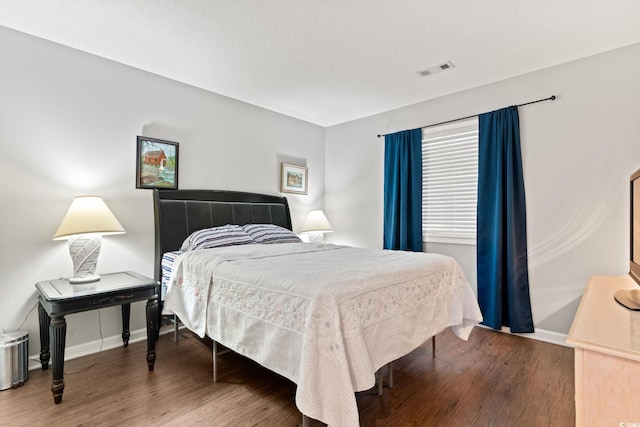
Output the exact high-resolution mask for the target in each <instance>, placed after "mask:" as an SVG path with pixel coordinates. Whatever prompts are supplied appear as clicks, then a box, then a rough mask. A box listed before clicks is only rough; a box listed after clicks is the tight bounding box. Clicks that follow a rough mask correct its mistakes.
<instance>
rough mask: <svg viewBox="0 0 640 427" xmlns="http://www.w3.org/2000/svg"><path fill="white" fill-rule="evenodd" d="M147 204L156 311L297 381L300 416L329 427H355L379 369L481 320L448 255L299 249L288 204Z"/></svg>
mask: <svg viewBox="0 0 640 427" xmlns="http://www.w3.org/2000/svg"><path fill="white" fill-rule="evenodd" d="M153 197H154V213H155V275H156V279H157V280H159V281H161V283H162V286H163V288H166V289H163V291H162V295H163V302H162V304H163V309H162V312H163V314H165V315H177V316H178V317H179V318H180V320H181V321H182V323H183V324H184V325H185V326H186V327H187V328H189V329H190V330H191V331H193V332H194V333H196V334H197V335H199V336H200V337H204V336H208V337H210V338H211V339H212V340H213V341H214V343H220V344H222V345H224V346H225V347H227V348H229V349H231V350H232V351H235V352H237V353H239V354H242V355H244V356H246V357H249V358H250V359H252V360H254V361H256V362H258V363H260V364H261V365H262V366H264V367H265V368H267V369H270V370H272V371H274V372H276V373H278V374H280V375H282V376H284V377H286V378H288V379H290V380H291V381H293V382H294V383H295V384H296V385H297V388H296V396H295V401H296V406H297V407H298V409H299V410H300V412H301V413H302V414H303V415H304V416H307V417H310V418H314V419H317V420H320V421H323V422H325V423H327V424H328V425H330V426H336V427H337V426H349V427H350V426H357V425H359V417H358V409H357V404H356V400H355V395H354V393H355V392H357V391H363V390H368V389H370V388H371V387H373V386H374V384H375V374H376V371H377V370H378V369H379V368H380V367H382V366H384V365H386V364H388V363H389V362H392V361H393V360H396V359H398V358H400V357H402V356H403V355H405V354H408V353H409V352H411V351H413V350H414V349H415V348H417V347H418V346H420V345H422V344H423V343H424V342H426V341H427V340H428V339H430V338H431V337H433V336H435V335H436V334H438V333H439V332H441V331H443V330H444V329H445V328H447V327H451V328H452V330H453V332H454V333H455V334H456V335H458V336H459V337H460V338H461V339H464V340H466V339H467V338H468V336H469V334H470V333H471V330H472V329H473V327H474V325H476V324H478V323H479V322H481V321H482V316H481V314H480V310H479V308H478V305H477V302H476V298H475V295H474V293H473V291H472V289H471V287H470V286H469V283H468V282H467V280H466V278H465V276H464V273H463V272H462V269H461V268H460V266H459V265H458V264H457V263H456V261H455V260H453V259H452V258H449V257H446V256H443V255H437V254H426V253H419V254H418V253H409V252H400V251H382V250H373V249H363V248H352V247H348V246H340V245H329V244H312V243H302V242H300V241H299V240H296V238H294V236H295V235H294V234H293V233H292V232H291V231H290V230H291V229H292V224H291V217H290V212H289V206H288V203H287V199H286V198H284V197H279V196H272V195H264V194H255V193H242V192H229V191H215V190H154V195H153ZM225 227H229V229H228V230H227V229H226V228H225ZM238 229H240V230H243V231H244V232H245V233H246V234H247V235H249V237H250V239H249V240H247V239H246V238H245V237H244V235H243V234H242V233H241V232H238ZM256 230H257V232H256ZM265 230H266V231H265ZM274 230H278V232H277V233H275V232H274V234H271V233H272V232H273V231H274ZM228 231H229V234H228V235H227V234H224V235H223V234H221V233H222V232H224V233H227V232H228ZM231 231H233V233H236V232H237V236H236V235H235V234H233V233H231ZM250 233H251V234H250ZM261 233H262V234H261ZM232 234H233V236H232ZM194 236H196V237H194ZM203 236H205V237H203ZM265 236H266V238H265ZM272 237H273V239H274V241H269V239H270V238H272ZM225 239H227V240H225ZM203 241H204V242H208V243H207V244H205V245H202V244H201V243H202V242H203ZM220 241H224V243H228V244H221V243H220ZM211 242H215V244H213V245H211V244H210V243H211ZM230 242H231V243H230ZM256 242H260V243H256ZM219 243H220V244H219ZM198 245H200V246H198ZM194 248H195V249H197V250H192V249H194ZM180 249H183V250H180ZM168 255H169V256H168ZM163 259H164V262H163ZM163 265H164V268H163ZM214 358H215V355H214ZM214 372H215V371H214Z"/></svg>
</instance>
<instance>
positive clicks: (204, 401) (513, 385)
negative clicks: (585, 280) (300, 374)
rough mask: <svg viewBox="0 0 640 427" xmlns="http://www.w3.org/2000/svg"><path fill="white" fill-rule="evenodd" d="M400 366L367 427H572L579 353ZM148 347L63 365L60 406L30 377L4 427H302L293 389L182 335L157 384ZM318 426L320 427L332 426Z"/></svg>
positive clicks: (448, 349) (490, 342)
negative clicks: (148, 360) (214, 364)
mask: <svg viewBox="0 0 640 427" xmlns="http://www.w3.org/2000/svg"><path fill="white" fill-rule="evenodd" d="M437 346H438V348H437V354H436V357H435V358H432V355H431V345H430V343H427V344H425V345H423V346H421V347H419V348H418V349H416V350H415V351H414V352H412V353H411V354H409V355H407V356H405V357H404V358H402V359H400V360H398V361H396V362H394V383H395V384H394V385H395V386H394V387H393V388H392V389H388V388H386V387H385V393H384V395H383V396H381V397H379V396H377V394H376V391H375V390H369V391H365V392H361V393H357V401H358V408H359V412H360V423H361V425H362V426H363V427H368V426H394V427H395V426H447V427H452V426H456V427H457V426H475V427H477V426H528V427H530V426H561V427H566V426H573V425H574V424H575V410H574V401H573V397H574V383H573V350H572V349H570V348H567V347H561V346H556V345H553V344H547V343H542V342H539V341H535V340H531V339H526V338H522V337H518V336H512V335H508V334H502V333H500V332H496V331H492V330H487V329H483V328H475V329H474V331H473V332H472V334H471V337H470V339H469V341H468V342H465V341H461V340H460V339H458V338H457V337H455V336H454V335H453V333H451V332H450V330H447V331H445V332H443V333H442V334H440V335H438V337H437ZM145 352H146V344H145V343H144V342H138V343H133V344H130V345H129V347H128V348H117V349H112V350H108V351H104V352H102V353H99V354H94V355H90V356H86V357H83V358H79V359H75V360H71V361H67V362H66V363H65V390H64V396H63V399H62V403H61V404H59V405H55V404H54V403H53V398H52V395H51V391H50V387H51V371H50V370H49V371H41V370H36V371H30V372H29V380H28V381H27V382H26V383H25V384H24V385H23V386H21V387H18V388H16V389H11V390H4V391H0V425H11V426H39V425H55V426H89V425H90V426H113V425H127V426H160V425H162V426H165V425H167V426H181V427H187V426H195V425H208V426H233V427H236V426H278V427H280V426H299V425H301V415H300V413H299V412H298V411H297V409H296V407H295V404H294V393H295V386H294V385H293V384H292V383H291V382H289V381H288V380H286V379H284V378H282V377H280V376H278V375H276V374H273V373H271V372H269V371H267V370H265V369H263V368H261V367H260V366H258V365H257V364H255V363H253V362H251V361H249V360H247V359H244V358H242V357H241V356H238V355H237V354H234V353H226V354H223V355H221V356H219V359H218V360H219V365H218V366H219V371H218V372H219V382H218V383H213V382H212V379H211V377H212V365H211V357H212V356H211V346H210V343H209V342H207V341H203V340H199V339H198V338H197V337H194V336H193V335H191V334H190V333H189V332H186V331H183V332H182V333H181V338H180V341H179V342H178V343H174V342H173V336H172V335H171V334H167V335H162V336H161V337H160V340H159V342H158V346H157V352H158V357H157V360H156V367H155V371H154V372H148V371H147V367H146V360H145ZM322 425H323V424H322V423H320V422H317V421H313V420H312V422H311V426H312V427H316V426H322Z"/></svg>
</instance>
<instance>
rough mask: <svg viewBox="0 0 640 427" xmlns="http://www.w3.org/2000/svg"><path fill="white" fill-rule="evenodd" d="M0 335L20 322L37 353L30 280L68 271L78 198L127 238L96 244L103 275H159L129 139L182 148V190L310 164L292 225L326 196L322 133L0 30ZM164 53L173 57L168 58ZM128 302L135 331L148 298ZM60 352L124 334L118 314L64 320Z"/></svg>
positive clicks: (262, 180) (256, 186) (236, 183)
mask: <svg viewBox="0 0 640 427" xmlns="http://www.w3.org/2000/svg"><path fill="white" fill-rule="evenodd" d="M0 57H1V58H2V66H1V67H0V171H2V178H3V183H2V187H1V188H2V190H0V191H1V194H2V197H1V203H2V207H1V208H0V236H1V237H0V248H1V255H0V271H2V273H3V274H2V278H0V294H1V295H2V298H0V328H1V329H0V331H1V330H2V329H4V330H16V329H22V330H27V331H28V332H29V335H30V353H31V354H37V352H38V351H39V340H38V327H37V310H34V309H33V307H34V306H35V287H34V284H35V283H36V282H38V281H41V280H46V279H51V278H58V277H61V276H68V275H69V274H70V273H71V259H70V257H69V254H68V251H67V245H66V242H64V241H63V242H59V241H56V242H54V241H52V237H53V233H54V232H55V231H56V229H57V227H58V225H59V224H60V221H62V218H63V216H64V214H65V212H66V210H67V208H68V207H69V205H70V203H71V200H72V199H73V197H75V196H79V195H84V194H95V195H99V196H102V197H103V199H104V200H105V202H106V203H107V205H108V206H109V207H110V208H111V210H112V211H113V213H114V214H115V215H116V217H117V218H118V219H119V221H120V222H121V223H122V225H123V227H124V228H125V230H126V232H127V233H126V234H124V235H119V236H108V237H105V238H104V240H103V246H102V252H101V255H100V260H99V262H98V273H101V272H110V271H120V270H135V271H138V272H140V273H142V274H145V275H148V276H151V277H153V208H152V199H151V191H150V190H137V189H135V155H136V135H144V136H149V137H155V138H160V139H167V140H171V141H178V142H179V143H180V153H179V155H180V159H179V160H180V163H179V172H180V176H179V185H180V188H215V189H233V190H241V191H255V192H261V193H269V194H278V192H279V174H280V162H282V161H286V162H290V163H291V162H293V163H299V164H306V166H308V167H309V195H308V196H301V195H291V196H289V197H288V198H289V202H290V205H291V209H292V219H293V225H294V230H295V231H298V230H300V228H301V227H302V225H303V222H304V219H305V218H306V214H307V212H308V211H309V210H311V209H320V208H322V207H323V203H324V170H325V165H324V134H325V130H324V128H322V127H319V126H316V125H312V124H309V123H307V122H303V121H300V120H296V119H292V118H290V117H287V116H283V115H280V114H276V113H274V112H271V111H267V110H264V109H261V108H257V107H255V106H252V105H248V104H245V103H242V102H238V101H235V100H232V99H229V98H226V97H223V96H219V95H216V94H212V93H210V92H206V91H203V90H200V89H196V88H194V87H191V86H187V85H184V84H181V83H177V82H175V81H172V80H169V79H166V78H162V77H158V76H156V75H153V74H150V73H146V72H143V71H140V70H137V69H134V68H131V67H127V66H124V65H121V64H118V63H115V62H111V61H108V60H105V59H102V58H99V57H96V56H93V55H89V54H86V53H83V52H80V51H77V50H74V49H70V48H67V47H63V46H61V45H57V44H54V43H51V42H48V41H44V40H41V39H38V38H35V37H31V36H27V35H25V34H22V33H19V32H16V31H13V30H9V29H6V28H3V27H0ZM167 60H171V58H167ZM141 304H142V303H138V304H137V306H134V307H132V325H131V326H132V329H133V330H136V329H142V328H143V327H144V306H143V305H141ZM67 322H68V331H67V334H68V335H67V348H68V349H70V351H71V353H73V352H74V348H75V352H76V354H80V353H86V352H91V351H96V350H97V349H98V348H100V339H101V338H100V337H101V336H104V337H113V338H114V339H113V340H111V341H110V343H111V344H113V343H115V344H116V345H117V341H118V339H117V337H118V336H119V334H120V328H121V324H120V312H119V308H109V309H104V310H100V311H92V312H86V313H80V314H74V315H70V316H68V319H67Z"/></svg>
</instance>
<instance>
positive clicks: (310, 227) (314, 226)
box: [302, 211, 333, 243]
mask: <svg viewBox="0 0 640 427" xmlns="http://www.w3.org/2000/svg"><path fill="white" fill-rule="evenodd" d="M332 231H333V228H331V224H329V220H327V217H326V216H325V215H324V213H323V212H322V211H311V212H309V215H308V216H307V220H306V221H305V223H304V226H303V227H302V232H303V233H309V241H310V242H313V243H322V241H323V240H324V233H330V232H332Z"/></svg>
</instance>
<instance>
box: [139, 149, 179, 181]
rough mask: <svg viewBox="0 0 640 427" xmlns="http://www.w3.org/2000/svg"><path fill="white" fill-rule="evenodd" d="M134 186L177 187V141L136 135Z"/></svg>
mask: <svg viewBox="0 0 640 427" xmlns="http://www.w3.org/2000/svg"><path fill="white" fill-rule="evenodd" d="M136 188H170V189H173V190H177V189H178V143H177V142H173V141H165V140H162V139H156V138H148V137H146V136H138V145H137V150H136Z"/></svg>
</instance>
